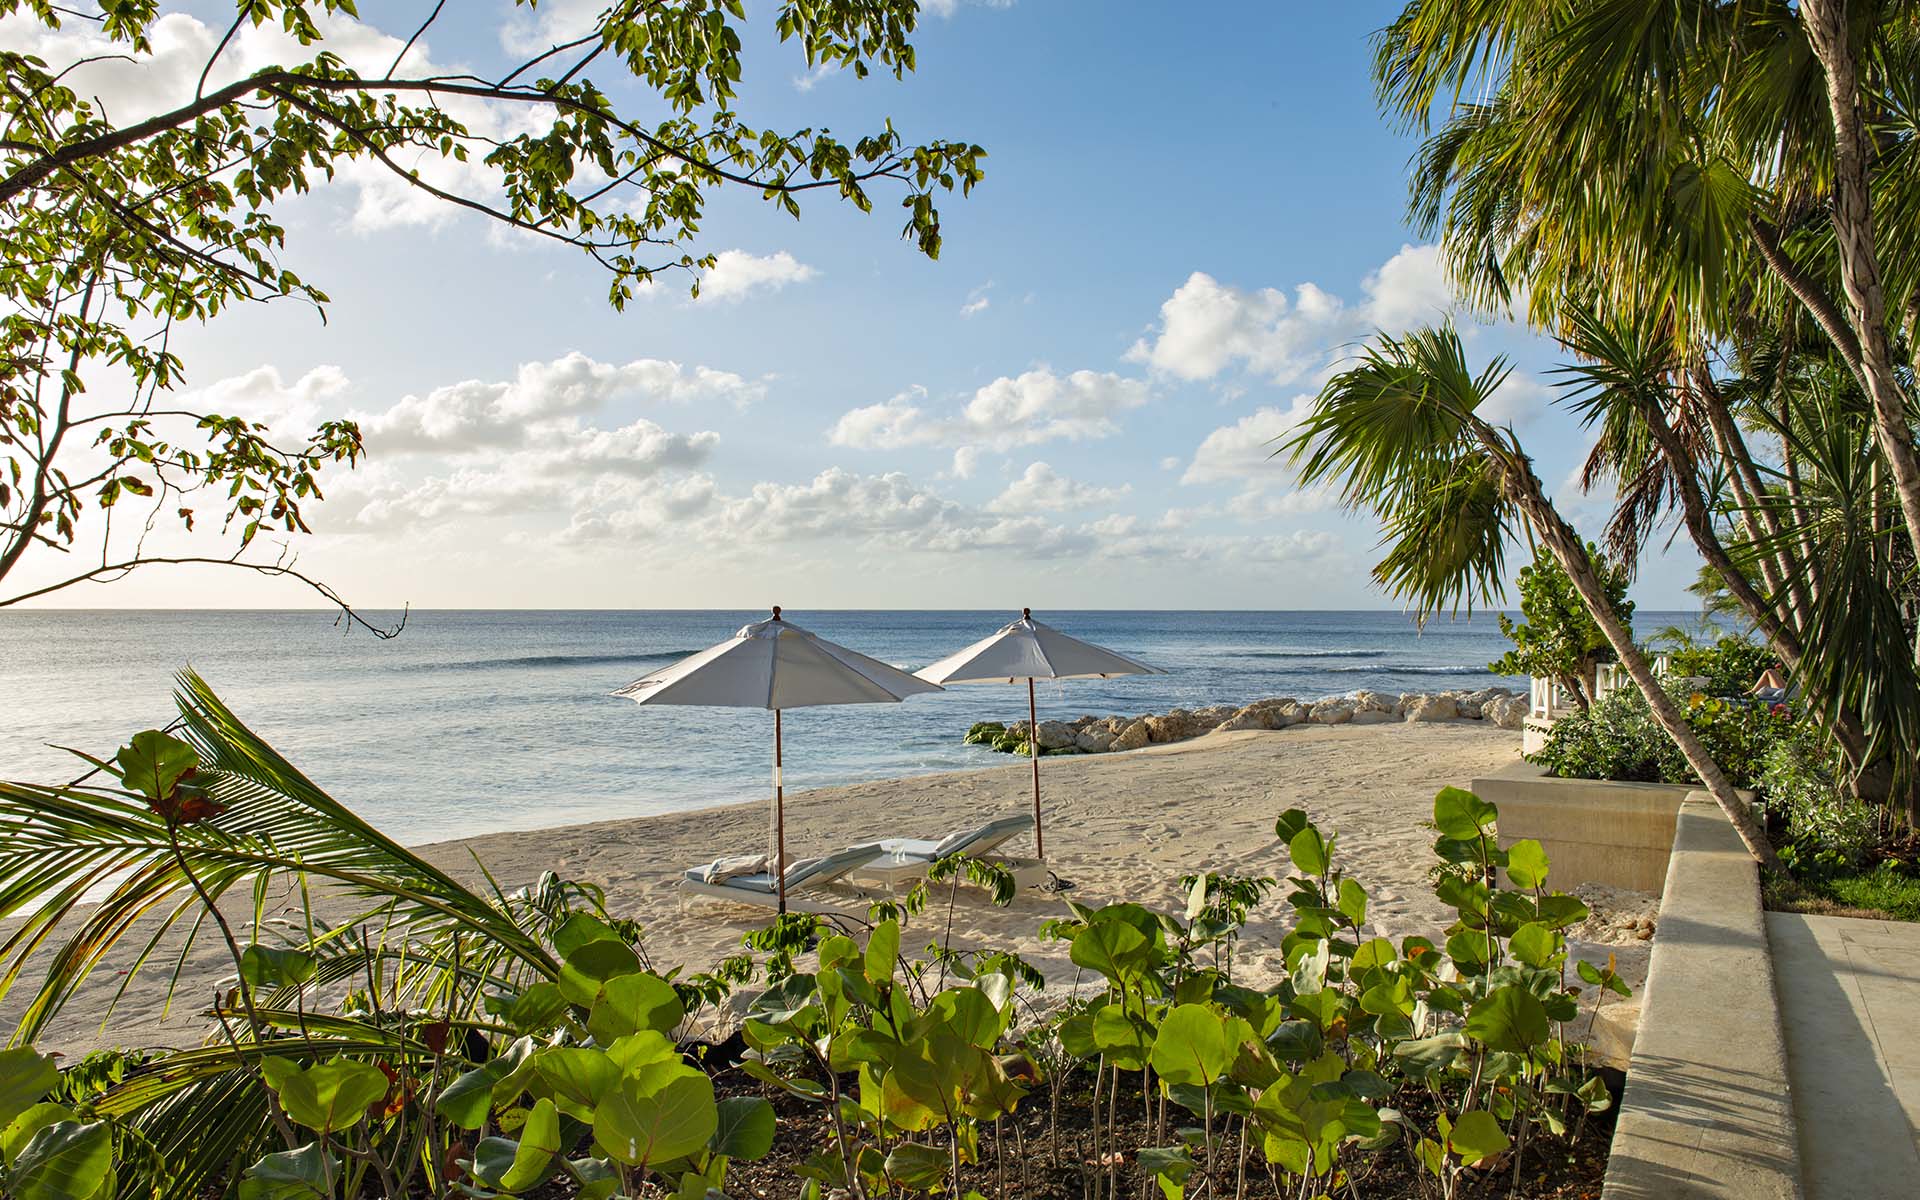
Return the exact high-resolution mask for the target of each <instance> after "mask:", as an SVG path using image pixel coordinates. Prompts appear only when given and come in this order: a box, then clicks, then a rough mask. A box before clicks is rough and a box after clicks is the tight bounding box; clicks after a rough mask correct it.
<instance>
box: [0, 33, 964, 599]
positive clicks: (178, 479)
mask: <svg viewBox="0 0 1920 1200" xmlns="http://www.w3.org/2000/svg"><path fill="white" fill-rule="evenodd" d="M516 3H517V4H519V5H520V6H523V7H524V8H526V9H527V10H530V11H531V10H534V9H535V7H536V6H535V2H534V0H516ZM449 7H450V6H448V5H447V4H446V3H445V2H444V0H442V2H441V3H437V4H434V5H433V6H432V7H431V8H430V9H428V10H426V12H425V19H424V22H423V23H422V24H421V25H419V26H418V28H416V29H413V30H412V36H411V37H409V38H407V40H406V41H405V42H404V43H402V42H400V41H399V40H398V38H397V37H395V38H385V37H373V38H369V37H366V36H357V37H351V38H350V37H348V36H346V35H347V34H348V33H350V32H351V33H355V34H360V35H365V34H367V33H368V32H369V31H368V30H367V27H365V26H363V25H359V24H358V23H357V21H358V13H357V11H356V6H355V4H354V3H353V0H236V3H235V4H234V5H233V6H232V12H233V15H232V18H231V23H230V24H229V25H227V26H226V28H225V34H224V36H223V37H221V39H220V40H219V42H218V44H217V45H216V46H215V47H214V48H213V49H212V51H211V54H210V55H209V56H208V58H207V59H206V61H205V63H204V64H203V65H202V67H201V69H200V70H199V71H198V72H197V76H188V77H176V76H175V74H174V73H169V72H165V71H162V70H161V69H160V67H159V66H158V65H157V64H159V62H160V57H159V55H158V54H157V52H156V49H155V35H156V28H157V26H158V25H159V23H160V22H161V20H162V18H163V17H164V16H169V15H177V14H173V13H170V12H167V11H163V7H162V5H161V4H160V3H158V2H157V0H114V2H113V3H107V4H103V5H101V6H100V7H99V8H98V9H97V10H93V11H83V10H81V9H79V8H76V7H75V6H72V5H69V4H57V3H53V2H52V0H0V18H13V19H15V20H17V21H20V22H38V23H39V25H41V26H43V27H45V29H47V30H57V29H60V28H61V27H62V26H63V25H76V24H80V25H86V24H90V25H91V26H92V27H93V28H92V30H91V31H90V32H91V36H90V37H88V38H87V39H84V40H85V42H86V43H87V44H88V45H97V44H99V43H101V42H104V43H105V44H107V45H108V46H110V47H111V50H110V51H109V52H108V53H105V54H85V53H83V52H80V51H76V55H78V56H77V57H76V58H74V59H73V61H67V62H48V61H45V60H43V59H41V58H39V57H35V56H33V55H30V54H25V53H20V52H17V51H12V50H6V51H0V93H4V94H3V95H0V214H3V216H0V301H4V303H3V304H0V308H4V310H5V315H4V317H0V581H4V580H5V579H6V578H7V576H8V575H9V573H10V572H12V571H13V570H14V569H15V568H16V567H17V566H18V565H19V563H20V562H21V560H22V558H23V557H24V556H25V555H26V553H27V551H28V550H29V549H35V548H38V549H40V550H51V551H66V552H74V551H79V552H80V553H77V554H75V555H74V558H73V560H72V561H71V562H68V563H66V564H65V568H66V573H65V574H63V575H61V576H56V577H54V578H51V579H50V580H36V581H35V582H34V583H33V584H30V585H28V586H26V587H19V586H18V585H16V586H15V587H14V588H6V587H5V585H4V584H3V583H0V606H4V605H6V604H11V603H17V602H18V601H20V600H24V599H27V598H29V597H31V596H34V595H41V594H45V593H46V592H49V591H53V590H56V589H58V588H61V587H65V586H69V585H71V584H73V583H77V582H80V581H82V580H87V579H103V578H112V577H116V576H118V575H120V574H122V573H124V572H125V571H127V570H129V569H132V568H133V567H136V566H139V565H142V564H145V563H150V562H163V561H167V562H237V563H238V564H239V565H242V566H248V567H251V568H252V569H254V570H262V571H266V572H269V573H284V574H291V575H294V576H296V577H299V578H302V579H305V578H306V577H305V576H302V575H300V573H299V572H298V571H296V570H294V569H293V567H292V564H291V562H290V560H289V559H287V558H286V557H285V551H284V550H283V556H282V558H281V559H279V560H278V561H275V562H263V561H261V560H260V559H258V558H242V557H241V555H242V553H243V552H245V551H246V549H247V547H248V545H249V544H250V543H252V542H253V540H254V538H255V537H256V536H257V535H259V534H260V533H262V532H263V531H277V532H278V533H280V534H282V535H292V534H297V533H301V532H306V531H307V529H308V526H307V521H306V518H305V515H304V512H303V506H304V505H305V504H306V503H307V502H308V501H310V500H314V499H317V498H319V497H320V495H321V491H320V478H321V475H322V472H323V470H324V469H325V468H326V467H328V466H346V467H351V466H352V465H353V464H354V463H356V462H357V461H358V460H359V458H360V456H361V454H362V453H363V452H364V446H363V444H362V441H361V436H360V431H359V429H358V428H356V427H355V426H354V425H353V423H351V422H347V421H328V422H325V423H323V424H321V425H320V426H319V428H317V429H316V430H314V431H312V432H311V433H309V434H306V435H304V436H301V437H298V438H296V439H295V440H293V441H287V442H283V441H280V440H276V439H275V437H274V436H273V433H272V431H269V430H268V429H266V428H265V427H263V426H262V425H260V424H258V423H257V422H253V421H250V420H247V419H244V418H242V417H239V416H235V415H231V414H223V413H216V412H200V411H193V410H190V409H187V408H182V407H178V406H176V405H174V404H172V403H170V401H169V393H171V392H173V391H174V389H176V388H177V387H179V385H180V384H181V382H182V380H183V378H184V374H185V364H184V363H183V362H182V361H181V359H180V356H179V355H178V354H177V353H175V351H174V350H173V349H171V348H170V341H169V339H170V335H171V334H172V332H173V331H174V330H175V328H176V327H177V326H180V325H182V324H186V323H193V322H206V321H210V320H212V319H214V318H216V317H218V316H219V315H220V314H221V313H222V312H225V311H226V310H228V309H230V308H232V307H233V306H234V305H236V304H243V303H249V302H265V301H272V300H294V301H299V302H304V303H307V304H310V305H312V306H314V307H315V308H316V309H319V310H321V311H323V312H324V309H325V306H326V305H327V303H328V297H327V294H326V293H325V292H324V291H323V290H322V289H321V287H320V286H319V285H318V284H317V283H315V282H312V281H310V280H308V279H307V278H305V277H304V276H302V275H300V274H297V273H296V272H295V271H293V270H292V269H290V268H289V267H288V266H287V265H286V264H285V262H284V261H283V257H282V256H283V254H284V253H285V251H286V249H287V246H286V228H285V226H284V224H283V223H282V221H281V220H280V219H279V218H278V216H277V215H276V214H277V210H278V209H279V207H280V206H281V204H282V203H283V202H284V201H285V200H287V199H288V198H290V197H292V196H295V195H298V194H300V193H304V192H307V191H309V190H311V189H313V188H315V187H318V186H320V185H321V184H323V183H325V182H327V181H329V180H332V179H334V178H335V177H336V176H338V175H339V174H341V173H342V172H344V171H348V170H350V169H351V170H353V171H355V172H357V173H358V177H360V178H365V177H367V176H369V175H371V176H374V177H382V176H384V177H386V178H388V179H389V180H391V181H395V182H397V183H398V184H399V185H400V186H401V187H403V188H404V189H407V190H408V191H409V192H410V193H412V194H414V195H417V196H420V197H423V198H425V199H426V200H427V201H428V202H429V203H438V204H441V205H445V206H447V207H448V208H449V209H450V210H460V211H464V212H471V213H476V214H479V215H481V216H483V217H485V218H487V219H488V220H490V221H493V222H495V223H497V224H499V225H502V226H505V227H508V228H510V229H512V230H515V231H518V232H519V233H520V234H521V235H524V236H525V237H528V238H532V239H539V240H545V241H551V242H557V243H559V244H561V245H565V246H569V247H572V248H574V249H577V250H579V251H581V252H583V253H585V254H587V255H589V256H591V257H592V258H593V260H594V261H595V262H597V263H598V264H599V265H600V266H601V267H603V268H604V269H605V271H606V276H607V280H608V292H607V296H608V300H609V301H610V302H611V303H612V304H613V306H614V307H615V308H616V309H617V308H621V307H623V306H624V305H625V304H626V302H627V301H629V300H630V299H632V298H633V296H634V295H635V293H636V290H637V289H638V288H640V287H642V286H645V285H648V284H650V283H653V282H654V281H655V280H656V279H658V278H659V277H661V276H663V275H666V274H671V273H678V274H680V275H682V276H684V277H686V278H688V279H689V280H690V281H691V282H690V286H691V288H692V290H693V291H694V292H696V293H697V292H698V290H699V286H700V284H699V276H700V272H701V271H702V270H704V269H705V268H706V267H708V266H711V265H712V263H713V261H714V259H713V255H712V254H711V253H710V252H708V251H706V250H704V249H702V247H701V244H700V238H699V235H700V234H701V232H702V225H703V222H704V220H705V218H706V212H707V207H708V204H709V201H710V199H711V197H712V196H713V195H714V194H715V193H717V192H720V191H722V190H723V189H728V188H732V189H735V190H738V189H746V190H747V191H748V192H749V193H750V194H752V195H756V196H759V197H760V198H762V199H764V200H766V201H767V202H769V203H772V204H775V205H777V206H779V207H780V208H781V209H783V210H784V211H786V212H788V213H791V214H793V215H795V216H798V215H799V213H800V209H801V204H802V200H803V199H804V198H806V197H807V196H808V195H809V194H810V193H822V194H824V195H827V196H831V197H834V198H837V199H840V200H843V201H846V202H848V203H850V204H852V205H854V206H855V207H856V208H858V209H860V210H861V211H863V212H864V211H870V210H871V208H872V206H873V203H874V199H875V197H876V195H878V194H882V193H884V194H886V195H889V196H895V197H897V198H898V202H899V204H900V205H901V207H902V209H903V211H904V234H905V236H906V237H907V238H909V239H911V240H912V241H913V243H914V244H915V246H916V247H917V248H918V249H919V250H920V252H921V253H924V254H926V255H928V256H929V257H933V256H937V255H938V254H939V251H940V213H939V210H938V208H937V206H936V204H935V199H936V197H937V196H938V195H939V194H941V193H943V192H950V191H954V190H958V191H960V192H961V193H963V194H964V193H966V192H968V191H970V190H971V188H972V187H973V185H974V184H975V183H977V182H978V181H979V179H980V177H981V167H980V162H981V159H982V158H983V157H984V156H985V151H983V150H982V149H981V148H980V147H979V146H976V145H972V144H970V143H967V142H964V141H946V140H936V141H930V142H926V143H922V144H913V143H911V142H909V141H908V140H907V139H906V138H905V137H903V136H902V135H901V134H900V133H899V132H898V131H896V130H895V129H894V128H893V125H892V123H891V122H887V123H884V124H883V125H882V126H881V127H880V128H879V129H876V130H873V131H871V132H868V133H866V134H863V135H861V136H859V137H855V138H852V139H843V138H841V137H839V136H837V135H835V134H833V133H831V132H829V131H828V130H825V129H798V130H791V131H789V130H781V129H775V128H770V127H766V126H764V125H762V124H760V123H758V122H755V121H751V120H749V119H748V117H747V115H746V114H743V113H742V112H740V111H738V109H737V108H736V102H737V100H738V99H739V87H740V85H741V81H742V79H743V77H744V75H743V66H744V63H743V57H742V32H743V29H744V27H745V25H746V23H747V22H748V20H749V18H748V16H747V12H746V8H745V5H744V3H743V2H742V0H608V3H607V6H606V8H605V10H604V11H603V12H602V13H601V14H600V16H599V17H598V19H597V20H596V21H594V22H593V24H592V27H591V28H590V29H588V30H585V31H584V32H583V33H582V34H581V35H580V36H578V37H575V38H573V39H572V40H568V41H564V42H561V43H559V44H555V45H552V46H551V47H550V48H548V49H545V50H543V51H541V52H539V53H537V54H534V55H532V56H531V57H528V58H526V59H525V60H524V61H520V62H518V63H516V64H513V65H511V66H509V67H507V68H504V69H502V70H500V71H499V72H497V73H493V74H488V75H476V74H470V73H457V72H453V71H449V70H442V69H441V68H438V67H435V66H433V65H432V64H430V63H429V62H427V60H426V58H425V56H424V54H423V53H422V51H421V46H422V40H423V38H425V36H426V35H427V34H428V32H429V30H430V29H432V28H433V27H434V26H435V24H436V22H440V21H442V20H443V19H444V20H445V21H446V22H447V23H449V24H450V23H451V22H453V21H456V20H467V21H471V20H473V19H474V15H473V14H471V13H468V12H464V11H462V9H461V8H460V6H452V11H449ZM918 10H919V4H918V3H917V0H781V3H779V4H778V5H777V6H774V7H772V8H771V11H767V10H765V9H763V10H762V14H758V15H756V17H755V18H754V20H755V21H762V20H767V21H770V24H771V27H772V32H773V33H774V34H775V35H777V36H778V38H779V39H780V40H782V41H785V42H794V43H797V44H798V46H799V49H800V50H801V52H802V53H803V54H804V56H805V58H806V61H807V63H808V64H809V65H830V66H836V67H839V68H842V69H845V70H849V71H851V72H852V73H853V74H854V75H856V76H860V77H864V76H866V75H868V74H870V73H871V72H872V71H874V70H880V71H884V72H887V73H889V74H891V75H893V76H895V77H896V78H898V77H901V76H903V75H904V74H905V73H906V72H908V71H910V70H912V69H913V66H914V49H913V46H912V44H911V42H910V41H909V37H910V35H911V34H912V32H913V30H914V26H915V22H916V19H917V16H918ZM276 29H277V30H278V34H277V35H276V36H274V37H272V38H268V37H265V36H262V35H263V34H266V33H273V32H274V31H275V30H276ZM250 38H251V39H252V40H251V41H249V39H250ZM389 42H391V43H392V44H391V45H389V44H388V43H389ZM241 43H247V44H248V45H250V46H253V47H254V52H252V53H249V54H248V55H245V56H243V55H242V54H241V53H240V49H241ZM369 44H371V45H373V46H374V47H375V50H374V51H373V53H375V54H377V55H378V56H379V58H380V61H378V62H374V61H369V51H368V49H367V47H368V46H369ZM263 45H264V46H268V47H276V48H281V49H284V51H285V54H284V57H282V58H280V59H279V60H277V61H272V62H269V63H267V64H266V65H257V63H258V58H259V53H260V52H261V51H260V50H259V47H260V46H263ZM276 52H277V51H276ZM243 58H244V62H243ZM108 67H111V68H112V69H114V70H118V71H122V72H131V73H133V74H134V75H135V76H137V83H138V85H139V86H138V87H137V88H135V89H133V90H134V91H135V92H136V93H137V94H139V95H140V96H142V97H143V98H144V104H145V106H144V107H143V108H142V109H141V110H140V111H120V110H110V107H109V105H108V104H107V103H106V102H104V101H103V100H101V99H99V98H98V97H96V96H94V95H90V94H88V93H87V92H85V91H83V90H82V89H81V88H80V87H78V86H76V85H75V79H76V72H81V73H82V74H84V73H85V69H88V68H91V69H97V70H104V69H107V68H108ZM615 95H618V96H621V97H623V98H631V99H622V100H620V101H616V100H615V99H614V98H613V97H614V96H615ZM96 397H97V398H96ZM129 506H137V511H136V512H133V513H127V512H126V509H127V508H128V507H129ZM208 508H210V509H212V510H214V511H213V512H212V513H207V512H203V511H201V510H203V509H208ZM116 514H121V515H118V517H117V520H116ZM210 517H211V518H212V519H214V520H217V522H218V523H219V526H220V528H221V529H222V530H223V531H229V532H230V533H231V534H232V537H230V538H228V539H225V540H224V541H223V543H222V545H223V546H224V547H225V550H224V551H223V553H222V555H221V556H215V557H198V556H192V557H168V556H167V555H166V554H165V553H163V552H149V550H148V548H147V537H148V535H149V534H150V533H152V532H154V531H155V530H156V529H158V528H162V527H179V528H184V529H186V530H191V529H193V528H194V526H195V522H196V520H198V521H202V522H204V521H207V520H208V519H209V518H210ZM83 542H85V543H86V545H84V546H83V545H82V543H83ZM306 582H308V583H312V584H314V586H316V587H320V588H321V590H322V592H323V593H324V594H327V595H328V596H329V597H331V598H335V599H337V597H332V593H330V592H327V591H326V589H325V588H324V586H322V585H320V584H318V583H317V582H316V581H313V580H310V579H308V580H306Z"/></svg>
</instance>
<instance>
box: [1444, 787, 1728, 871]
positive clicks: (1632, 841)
mask: <svg viewBox="0 0 1920 1200" xmlns="http://www.w3.org/2000/svg"><path fill="white" fill-rule="evenodd" d="M1473 790H1474V792H1475V793H1477V794H1478V795H1479V797H1480V798H1481V799H1482V800H1486V801H1489V802H1491V803H1493V804H1495V805H1497V806H1498V807H1499V809H1500V844H1501V845H1502V846H1510V845H1512V844H1513V843H1514V842H1515V841H1517V840H1519V839H1520V838H1533V839H1535V840H1537V841H1538V842H1539V843H1540V844H1541V845H1542V846H1544V847H1545V848H1546V851H1547V857H1548V858H1549V859H1551V860H1552V862H1553V874H1552V883H1553V886H1554V887H1557V888H1560V889H1562V890H1566V889H1570V888H1573V887H1575V886H1577V885H1579V884H1582V883H1604V884H1607V885H1608V886H1610V887H1618V888H1630V889H1632V890H1633V891H1636V892H1658V891H1659V890H1660V888H1661V885H1662V884H1663V883H1665V881H1666V878H1667V856H1668V854H1669V853H1670V852H1671V850H1672V848H1673V831H1674V814H1675V813H1676V812H1678V811H1679V808H1680V804H1681V801H1683V800H1684V799H1685V798H1686V796H1687V793H1689V792H1691V791H1692V790H1693V787H1692V785H1689V784H1673V783H1614V782H1611V781H1608V780H1604V779H1557V778H1555V777H1553V776H1551V775H1548V774H1547V772H1546V768H1544V767H1538V766H1535V765H1534V764H1532V763H1530V762H1519V763H1515V764H1513V765H1512V766H1510V767H1507V768H1505V769H1504V770H1502V771H1500V772H1498V773H1497V774H1494V775H1491V776H1488V777H1487V778H1484V779H1476V780H1474V781H1473Z"/></svg>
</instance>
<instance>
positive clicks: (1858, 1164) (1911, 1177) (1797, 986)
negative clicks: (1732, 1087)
mask: <svg viewBox="0 0 1920 1200" xmlns="http://www.w3.org/2000/svg"><path fill="white" fill-rule="evenodd" d="M1767 939H1768V941H1769V942H1771V943H1772V946H1773V969H1774V979H1775V982H1776V984H1777V986H1778V988H1779V992H1780V1017H1781V1025H1782V1026H1783V1029H1784V1032H1785V1034H1786V1043H1787V1072H1788V1077H1789V1078H1790V1079H1791V1080H1792V1084H1793V1112H1794V1117H1795V1120H1796V1124H1797V1126H1798V1129H1799V1141H1800V1166H1801V1172H1802V1178H1803V1180H1804V1184H1805V1188H1806V1195H1807V1198H1808V1200H1843V1198H1844V1200H1880V1198H1881V1197H1888V1198H1893V1197H1897V1198H1899V1200H1912V1198H1913V1197H1914V1196H1916V1195H1920V1024H1916V1016H1920V924H1905V923H1900V922H1891V921H1862V920H1855V919H1851V918H1846V917H1815V916H1807V915H1804V914H1801V913H1774V912H1770V913H1768V914H1767Z"/></svg>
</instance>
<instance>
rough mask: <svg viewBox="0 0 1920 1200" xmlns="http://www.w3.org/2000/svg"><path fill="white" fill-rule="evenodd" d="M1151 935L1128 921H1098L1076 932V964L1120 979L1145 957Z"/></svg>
mask: <svg viewBox="0 0 1920 1200" xmlns="http://www.w3.org/2000/svg"><path fill="white" fill-rule="evenodd" d="M1146 947H1147V935H1146V934H1145V933H1143V932H1141V931H1140V930H1139V929H1136V928H1135V927H1134V926H1132V925H1130V924H1128V923H1127V922H1125V921H1118V920H1108V921H1095V922H1092V923H1090V924H1089V925H1088V926H1087V927H1086V928H1085V929H1082V930H1081V931H1080V932H1079V933H1078V934H1075V935H1074V939H1073V948H1072V950H1071V951H1070V952H1069V953H1068V956H1067V957H1069V958H1070V959H1072V960H1073V965H1074V966H1076V967H1085V968H1087V969H1088V970H1089V971H1098V972H1100V973H1101V974H1102V975H1105V976H1106V977H1107V978H1108V979H1111V980H1115V981H1118V980H1119V979H1121V978H1122V977H1123V976H1127V975H1129V974H1130V973H1131V972H1132V971H1133V969H1134V967H1136V966H1137V965H1138V964H1139V963H1140V962H1141V961H1142V960H1143V958H1144V951H1145V950H1146Z"/></svg>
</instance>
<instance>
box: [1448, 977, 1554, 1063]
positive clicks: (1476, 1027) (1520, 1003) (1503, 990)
mask: <svg viewBox="0 0 1920 1200" xmlns="http://www.w3.org/2000/svg"><path fill="white" fill-rule="evenodd" d="M1466 1030H1467V1035H1468V1036H1469V1037H1473V1038H1477V1039H1478V1040H1480V1041H1481V1042H1483V1043H1485V1044H1486V1045H1487V1046H1488V1047H1489V1048H1490V1049H1494V1050H1509V1051H1512V1052H1513V1053H1515V1054H1525V1053H1526V1052H1527V1051H1528V1050H1531V1049H1532V1048H1533V1047H1535V1046H1538V1045H1539V1044H1540V1043H1542V1042H1544V1041H1546V1040H1547V1034H1548V1029H1547V1010H1546V1008H1545V1007H1544V1006H1543V1005H1542V1004H1541V1003H1540V1001H1539V1000H1537V999H1535V998H1534V996H1533V994H1532V993H1531V992H1529V991H1527V989H1525V988H1523V987H1521V986H1520V985H1519V984H1517V983H1509V984H1507V985H1505V986H1503V987H1497V988H1495V989H1493V990H1492V991H1491V992H1488V993H1487V994H1486V995H1485V996H1482V997H1481V998H1480V999H1478V1000H1476V1001H1475V1002H1474V1004H1473V1007H1472V1008H1470V1009H1468V1010H1467V1026H1466Z"/></svg>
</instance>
